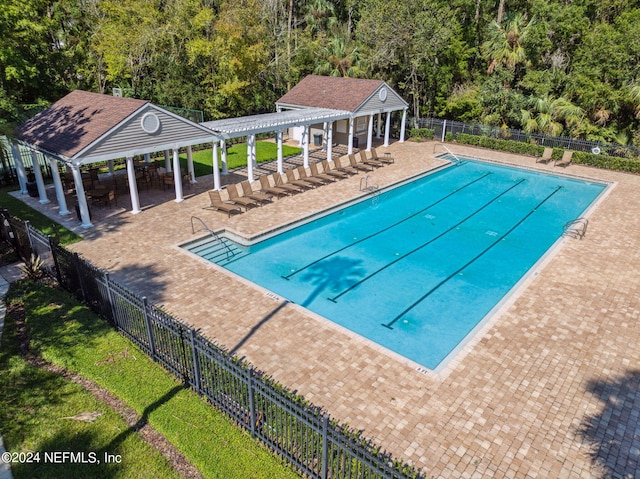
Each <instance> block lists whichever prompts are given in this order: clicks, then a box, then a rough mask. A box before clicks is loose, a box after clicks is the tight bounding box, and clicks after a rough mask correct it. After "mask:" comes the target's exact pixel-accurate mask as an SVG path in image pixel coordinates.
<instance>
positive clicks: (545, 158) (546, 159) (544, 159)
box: [536, 148, 553, 163]
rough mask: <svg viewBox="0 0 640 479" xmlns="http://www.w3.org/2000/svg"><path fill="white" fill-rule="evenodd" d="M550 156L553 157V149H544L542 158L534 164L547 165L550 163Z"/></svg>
mask: <svg viewBox="0 0 640 479" xmlns="http://www.w3.org/2000/svg"><path fill="white" fill-rule="evenodd" d="M551 155H553V148H545V149H544V151H543V152H542V156H541V157H539V158H538V159H536V163H549V162H550V161H551Z"/></svg>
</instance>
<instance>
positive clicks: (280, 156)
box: [276, 130, 284, 174]
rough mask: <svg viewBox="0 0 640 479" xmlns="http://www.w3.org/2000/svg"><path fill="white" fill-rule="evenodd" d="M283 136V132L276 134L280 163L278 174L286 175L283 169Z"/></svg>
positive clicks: (278, 162)
mask: <svg viewBox="0 0 640 479" xmlns="http://www.w3.org/2000/svg"><path fill="white" fill-rule="evenodd" d="M282 135H283V131H282V130H280V131H277V132H276V144H277V145H278V161H277V162H276V164H277V165H278V173H280V174H282V173H284V170H283V169H282V161H283V158H282Z"/></svg>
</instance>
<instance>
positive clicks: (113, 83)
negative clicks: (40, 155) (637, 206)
mask: <svg viewBox="0 0 640 479" xmlns="http://www.w3.org/2000/svg"><path fill="white" fill-rule="evenodd" d="M0 38H2V42H0V87H1V88H0V118H2V119H4V121H5V122H10V121H18V120H19V119H20V118H21V115H24V114H27V113H28V109H29V107H30V106H32V105H39V104H46V103H48V102H51V101H54V100H56V99H57V98H59V97H61V96H62V95H64V94H65V93H67V92H69V91H71V90H72V89H75V88H82V89H86V90H91V91H98V92H106V93H109V92H110V91H111V88H113V87H120V88H122V89H123V91H124V92H125V94H126V95H129V96H135V97H139V98H145V99H149V100H152V101H153V102H155V103H157V104H161V105H172V106H180V107H185V108H194V109H202V110H204V111H205V115H206V117H207V118H221V117H228V116H238V115H245V114H252V113H259V112H265V111H272V110H273V103H274V101H275V100H276V99H277V98H278V97H279V96H281V95H282V94H284V93H285V92H286V91H287V90H288V89H289V88H290V87H291V86H292V85H295V84H296V83H297V82H298V81H299V80H300V79H301V78H303V77H304V76H305V75H307V74H309V73H317V74H324V75H342V76H353V77H368V78H379V79H384V80H386V81H387V82H389V83H390V84H391V85H392V86H393V87H394V88H396V89H397V90H398V91H399V92H400V93H401V94H402V95H403V96H404V97H405V99H406V100H407V101H408V102H409V104H410V105H411V114H412V115H413V116H415V117H421V116H436V117H443V118H451V119H458V120H462V121H473V122H483V123H486V124H491V125H498V126H506V127H512V128H523V129H525V130H527V131H540V132H545V133H549V134H556V135H557V134H565V135H571V136H576V137H582V138H587V139H591V140H605V141H612V142H618V143H621V144H631V143H633V144H636V145H640V134H638V133H637V130H638V124H639V122H640V79H639V78H638V76H639V73H640V72H639V71H638V66H639V60H640V42H639V41H638V38H640V2H638V1H633V0H625V1H623V0H411V1H408V0H403V1H394V0H228V1H223V0H126V1H122V0H60V1H51V0H49V1H47V0H0ZM0 121H3V120H0Z"/></svg>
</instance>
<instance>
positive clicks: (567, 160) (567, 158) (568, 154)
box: [553, 150, 573, 168]
mask: <svg viewBox="0 0 640 479" xmlns="http://www.w3.org/2000/svg"><path fill="white" fill-rule="evenodd" d="M572 158H573V151H571V150H566V151H565V152H564V153H563V154H562V159H561V160H559V161H556V162H555V163H554V164H553V166H562V167H563V168H566V167H567V166H569V165H570V164H571V159H572Z"/></svg>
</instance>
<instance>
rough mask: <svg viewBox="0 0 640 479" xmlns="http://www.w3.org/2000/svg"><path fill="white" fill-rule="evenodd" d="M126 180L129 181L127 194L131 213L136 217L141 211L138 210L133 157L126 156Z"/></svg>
mask: <svg viewBox="0 0 640 479" xmlns="http://www.w3.org/2000/svg"><path fill="white" fill-rule="evenodd" d="M127 179H128V180H129V194H130V195H131V212H132V213H133V214H134V215H137V214H138V213H142V210H141V209H140V197H139V196H138V183H136V170H135V167H134V166H133V156H127Z"/></svg>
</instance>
